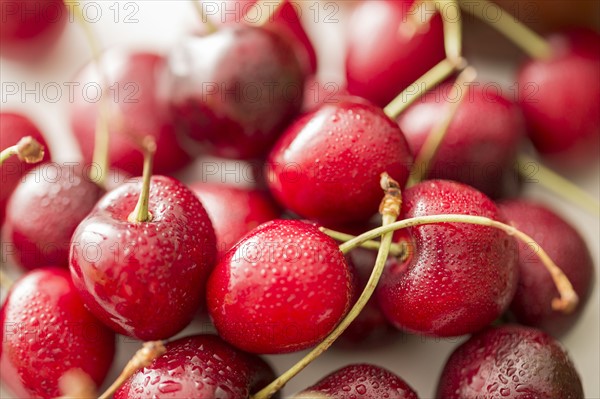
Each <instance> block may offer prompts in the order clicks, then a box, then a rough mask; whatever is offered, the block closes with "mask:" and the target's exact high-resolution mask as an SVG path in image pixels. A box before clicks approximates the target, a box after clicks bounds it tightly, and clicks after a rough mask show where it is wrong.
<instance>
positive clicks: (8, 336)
mask: <svg viewBox="0 0 600 399" xmlns="http://www.w3.org/2000/svg"><path fill="white" fill-rule="evenodd" d="M0 321H1V322H2V331H0V338H2V341H1V342H2V351H1V352H0V370H1V373H0V375H1V376H2V381H3V383H5V384H6V387H7V388H9V389H10V390H11V391H12V393H13V395H16V397H19V398H55V397H57V396H60V394H61V393H60V392H59V389H58V381H59V379H60V377H62V375H63V374H64V373H65V372H67V371H69V370H72V369H77V368H78V369H81V370H83V371H84V372H85V373H86V374H88V375H89V376H90V377H91V378H92V379H93V380H94V382H95V383H96V385H98V386H100V385H101V384H102V382H103V381H104V378H105V377H106V375H107V373H108V370H109V368H110V365H111V363H112V360H113V356H114V353H115V335H114V333H113V332H112V331H110V330H109V329H108V328H106V327H105V326H104V325H103V324H102V323H100V322H99V321H98V320H96V318H94V316H93V315H92V314H91V313H90V312H89V311H88V310H87V309H86V308H85V307H84V305H83V302H82V301H81V299H80V297H79V294H78V293H77V290H76V289H75V287H74V286H73V283H72V282H71V277H70V276H69V272H68V271H67V270H64V269H57V268H41V269H38V270H34V271H31V272H29V273H27V274H26V275H25V276H23V277H22V278H21V279H19V280H18V281H17V282H16V283H15V285H14V286H13V287H12V288H11V290H10V291H9V293H8V296H7V299H6V302H5V303H4V305H3V306H2V311H1V312H0Z"/></svg>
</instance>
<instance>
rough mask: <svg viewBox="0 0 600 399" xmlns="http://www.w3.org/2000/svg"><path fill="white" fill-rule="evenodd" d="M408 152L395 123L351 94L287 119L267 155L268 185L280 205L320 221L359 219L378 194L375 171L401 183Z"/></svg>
mask: <svg viewBox="0 0 600 399" xmlns="http://www.w3.org/2000/svg"><path fill="white" fill-rule="evenodd" d="M411 164H412V155H411V152H410V150H409V148H408V144H407V143H406V139H405V138H404V135H403V134H402V131H400V129H399V128H398V125H397V124H396V123H395V122H394V121H392V120H391V119H390V118H388V117H387V116H386V115H385V114H384V113H383V111H382V110H381V109H380V108H378V107H376V106H374V105H372V104H370V103H368V102H366V101H364V100H361V99H358V98H356V97H353V98H351V99H347V100H343V101H340V102H339V103H337V104H325V105H323V106H322V107H320V108H318V109H317V110H315V111H314V112H311V113H308V114H306V115H305V116H303V117H301V118H300V119H298V120H297V121H296V122H295V123H294V124H292V125H291V126H290V127H289V128H288V129H287V130H286V132H285V133H284V134H283V136H282V137H281V138H280V139H279V141H278V142H277V144H276V145H275V147H274V148H273V150H272V151H271V153H270V155H269V158H268V161H267V168H268V171H267V178H268V185H269V189H270V190H271V192H272V193H273V195H274V196H275V198H276V199H277V200H278V201H279V202H280V203H281V204H282V205H284V206H285V207H286V208H288V209H290V210H291V211H293V212H295V213H297V214H299V215H300V216H303V217H306V218H310V219H315V220H318V221H319V222H321V223H323V224H324V225H326V226H327V225H340V224H348V223H353V222H357V223H359V222H360V223H362V222H366V221H367V220H369V218H370V217H371V216H373V215H374V214H375V213H376V212H377V209H378V206H379V202H380V201H381V198H382V197H383V194H382V191H381V188H380V187H379V180H380V175H381V173H383V172H387V173H388V174H389V175H390V176H391V177H393V178H394V179H395V180H397V181H398V182H399V184H400V185H401V186H404V184H405V183H406V180H407V178H408V175H409V171H410V167H411Z"/></svg>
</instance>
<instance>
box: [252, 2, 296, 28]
mask: <svg viewBox="0 0 600 399" xmlns="http://www.w3.org/2000/svg"><path fill="white" fill-rule="evenodd" d="M275 1H276V2H277V4H274V2H275ZM284 1H287V0H258V1H257V2H256V3H254V5H253V6H252V8H250V9H249V10H248V12H246V15H252V14H253V13H256V15H258V16H260V18H258V20H256V21H252V22H251V25H254V26H263V25H264V24H266V23H267V22H269V21H271V20H272V18H273V15H275V13H276V12H277V10H279V8H280V7H281V6H282V5H283V3H284ZM267 5H269V6H270V7H269V12H263V10H264V9H265V7H267Z"/></svg>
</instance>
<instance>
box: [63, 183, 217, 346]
mask: <svg viewBox="0 0 600 399" xmlns="http://www.w3.org/2000/svg"><path fill="white" fill-rule="evenodd" d="M145 184H146V182H132V183H126V184H124V185H122V186H120V187H118V188H116V189H115V190H113V191H111V192H109V193H108V194H106V195H105V196H104V197H103V198H102V199H101V200H100V201H99V202H98V204H97V205H96V207H95V208H94V209H93V210H92V212H91V213H90V214H89V216H88V217H87V218H85V219H84V220H83V221H82V222H81V224H80V225H79V226H78V227H77V230H76V231H75V233H74V234H73V238H72V240H71V258H70V268H71V274H72V276H73V282H74V283H75V286H76V287H77V289H78V290H79V292H80V294H81V297H82V299H83V301H84V302H85V304H86V306H87V307H88V308H89V309H90V310H91V311H92V313H94V314H95V315H96V317H98V318H99V319H100V320H101V321H103V322H104V323H105V324H106V325H108V326H110V327H111V328H112V329H113V330H115V331H117V332H118V333H120V334H125V335H129V336H132V337H136V338H139V339H141V340H145V341H148V340H157V339H165V338H169V337H171V336H173V335H174V334H176V333H178V332H179V331H181V330H182V329H183V328H184V327H185V326H186V325H187V324H188V323H189V322H190V321H191V320H192V318H193V316H194V314H195V312H196V310H197V309H198V307H199V306H200V305H201V303H202V301H203V298H204V296H205V291H204V289H205V284H206V279H207V278H208V275H209V273H210V271H211V269H212V267H213V266H214V260H215V257H216V243H215V235H214V231H213V228H212V225H211V223H210V219H209V218H208V215H207V214H206V211H205V210H204V208H203V207H202V204H201V203H200V201H198V199H197V198H196V197H195V196H194V193H192V192H191V191H190V190H189V189H188V188H187V187H185V186H184V185H183V184H182V183H180V182H179V181H177V180H175V179H173V178H170V177H164V176H154V177H152V179H151V182H150V188H149V193H148V197H147V198H149V201H148V203H147V206H148V208H147V209H148V212H147V213H146V216H147V217H149V218H150V220H149V221H137V220H136V219H131V218H130V214H132V212H133V211H134V209H136V210H137V207H136V202H138V197H139V196H140V192H141V191H142V190H144V192H145V189H146V186H145ZM130 220H131V221H130Z"/></svg>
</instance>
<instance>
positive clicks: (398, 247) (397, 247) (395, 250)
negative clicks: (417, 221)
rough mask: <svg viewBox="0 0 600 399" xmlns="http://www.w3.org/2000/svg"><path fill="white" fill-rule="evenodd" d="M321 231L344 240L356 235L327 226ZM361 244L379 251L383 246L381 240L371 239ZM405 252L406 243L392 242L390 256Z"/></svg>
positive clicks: (335, 238)
mask: <svg viewBox="0 0 600 399" xmlns="http://www.w3.org/2000/svg"><path fill="white" fill-rule="evenodd" d="M321 231H322V232H323V233H325V234H327V235H328V236H329V237H331V238H333V239H334V240H337V241H342V242H346V241H348V240H351V239H353V238H354V237H355V236H353V235H351V234H346V233H340V232H339V231H335V230H330V229H328V228H325V227H321ZM360 246H361V248H365V249H372V250H375V251H377V250H379V248H380V247H381V242H379V241H374V240H369V241H365V242H363V243H362V244H360ZM404 254H406V245H404V244H402V243H401V244H397V243H392V245H391V246H390V253H389V255H390V256H396V257H403V256H404Z"/></svg>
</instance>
